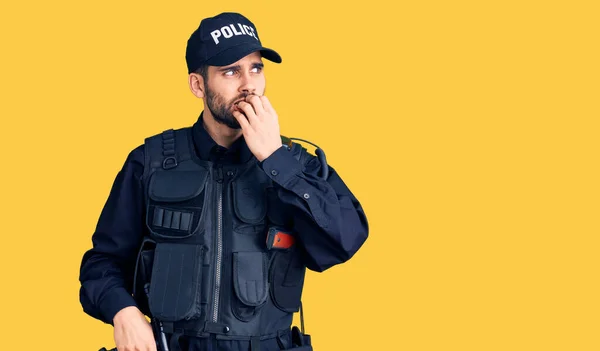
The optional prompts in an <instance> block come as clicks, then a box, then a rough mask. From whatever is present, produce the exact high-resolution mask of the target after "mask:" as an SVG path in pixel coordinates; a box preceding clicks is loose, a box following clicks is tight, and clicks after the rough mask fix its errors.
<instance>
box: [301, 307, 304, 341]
mask: <svg viewBox="0 0 600 351" xmlns="http://www.w3.org/2000/svg"><path fill="white" fill-rule="evenodd" d="M300 331H301V332H302V334H304V311H303V309H302V301H300Z"/></svg>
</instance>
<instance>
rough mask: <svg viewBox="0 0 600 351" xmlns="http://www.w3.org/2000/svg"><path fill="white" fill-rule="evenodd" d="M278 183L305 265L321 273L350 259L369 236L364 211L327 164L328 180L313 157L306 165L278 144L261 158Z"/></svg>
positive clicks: (268, 172) (278, 191) (279, 196)
mask: <svg viewBox="0 0 600 351" xmlns="http://www.w3.org/2000/svg"><path fill="white" fill-rule="evenodd" d="M260 165H261V167H262V169H263V171H264V172H265V173H266V174H267V175H268V176H269V177H270V178H271V179H272V180H273V181H274V182H275V183H276V184H277V185H278V187H277V188H278V189H277V196H278V198H279V200H280V201H281V202H283V204H284V206H290V207H291V208H292V213H293V215H292V216H293V227H294V231H295V232H296V233H297V235H298V238H299V239H300V241H301V244H302V246H303V248H304V250H305V251H306V266H307V267H308V268H309V269H311V270H313V271H317V272H322V271H324V270H326V269H328V268H330V267H332V266H334V265H336V264H339V263H343V262H345V261H347V260H349V259H350V258H351V257H352V256H354V254H355V253H356V252H357V251H358V249H359V248H360V247H361V246H362V245H363V244H364V242H365V240H366V239H367V237H368V231H369V229H368V222H367V218H366V215H365V212H364V210H363V208H362V206H361V204H360V202H359V201H358V200H357V199H356V197H355V196H354V195H353V194H352V192H351V191H350V189H348V187H347V186H346V184H344V182H343V181H342V179H341V178H340V176H339V175H338V174H337V172H336V171H335V170H334V169H333V168H332V167H331V166H329V176H328V178H327V180H324V179H322V178H320V177H319V176H318V175H319V174H320V173H319V172H320V170H321V164H320V162H319V161H318V159H317V158H316V157H314V156H311V158H310V160H309V161H308V162H307V163H306V165H305V167H304V169H303V167H302V165H301V164H300V162H299V161H298V160H296V159H295V158H294V157H293V155H292V153H291V152H289V151H288V150H287V149H286V148H280V149H278V150H277V151H275V152H274V153H273V154H271V155H270V156H269V157H268V158H266V159H265V160H263V161H262V162H261V164H260Z"/></svg>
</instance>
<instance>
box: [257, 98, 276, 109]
mask: <svg viewBox="0 0 600 351" xmlns="http://www.w3.org/2000/svg"><path fill="white" fill-rule="evenodd" d="M260 102H262V105H263V108H264V109H265V111H275V110H274V109H273V106H272V105H271V102H270V101H269V99H268V98H267V97H266V96H265V95H263V96H261V97H260Z"/></svg>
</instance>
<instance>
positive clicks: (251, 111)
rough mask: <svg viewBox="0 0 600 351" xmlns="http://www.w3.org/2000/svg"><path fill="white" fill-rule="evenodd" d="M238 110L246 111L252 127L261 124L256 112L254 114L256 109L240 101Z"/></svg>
mask: <svg viewBox="0 0 600 351" xmlns="http://www.w3.org/2000/svg"><path fill="white" fill-rule="evenodd" d="M238 108H239V109H240V110H242V111H244V114H245V115H246V117H248V122H249V123H250V125H252V126H254V125H256V124H257V123H258V122H260V121H259V120H258V117H257V116H256V112H254V108H253V107H252V105H250V104H249V103H247V102H245V101H240V102H238Z"/></svg>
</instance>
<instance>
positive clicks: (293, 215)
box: [80, 13, 368, 351]
mask: <svg viewBox="0 0 600 351" xmlns="http://www.w3.org/2000/svg"><path fill="white" fill-rule="evenodd" d="M262 58H265V59H267V60H270V61H273V62H276V63H280V62H281V57H280V56H279V54H278V53H277V52H275V51H273V50H271V49H267V48H265V47H263V46H262V44H261V42H260V39H259V36H258V32H257V30H256V28H255V26H254V25H253V24H252V22H250V21H249V20H248V19H247V18H245V17H243V16H242V15H240V14H237V13H222V14H220V15H217V16H215V17H212V18H206V19H204V20H203V21H202V22H201V23H200V26H199V28H198V29H197V30H196V31H195V32H194V33H193V34H192V35H191V37H190V38H189V40H188V45H187V50H186V61H187V65H188V73H189V79H188V82H189V87H190V90H191V91H192V93H193V94H194V95H195V96H197V97H198V98H201V99H203V103H204V110H203V112H202V113H201V114H200V116H199V118H198V120H197V122H196V123H195V124H194V125H193V126H192V127H189V128H182V129H180V130H176V131H173V130H168V131H165V132H163V133H161V134H158V135H155V136H153V137H150V138H148V139H146V141H145V143H144V144H143V145H141V146H139V147H137V148H136V149H134V150H133V151H132V152H131V153H130V154H129V156H128V158H127V160H126V162H125V164H124V166H123V168H122V170H121V171H120V172H119V174H118V175H117V177H116V180H115V182H114V185H113V188H112V190H111V193H110V195H109V197H108V200H107V202H106V205H105V207H104V209H103V211H102V213H101V215H100V219H99V221H98V225H97V228H96V231H95V233H94V234H93V237H92V241H93V248H92V249H90V250H89V251H87V252H86V253H85V255H84V257H83V260H82V263H81V272H80V281H81V290H80V300H81V304H82V306H83V309H84V311H85V312H86V313H88V314H89V315H91V316H92V317H94V318H97V319H100V320H102V321H104V322H105V323H109V324H112V325H114V338H115V342H116V345H117V348H118V350H119V351H123V350H156V344H155V336H156V337H157V338H158V339H159V341H161V340H163V339H162V338H160V336H159V335H154V334H158V333H159V332H160V328H159V327H157V329H156V330H155V331H154V334H153V329H152V328H151V325H150V324H149V323H148V322H147V320H146V319H145V317H144V314H145V315H148V316H151V317H152V318H153V321H155V322H160V326H161V327H162V330H163V331H164V336H165V338H164V341H166V343H165V344H168V346H167V347H169V348H170V349H171V351H174V350H178V349H183V350H252V351H256V350H262V351H270V350H284V349H292V348H293V347H297V346H298V345H297V344H300V343H301V341H302V338H298V333H297V329H296V330H295V331H294V330H293V329H291V324H292V316H293V313H294V312H297V311H299V310H300V304H301V303H300V297H301V293H302V286H303V282H304V274H305V269H306V268H308V269H311V270H313V271H317V272H322V271H324V270H326V269H328V268H330V267H332V266H333V265H336V264H339V263H342V262H345V261H347V260H348V259H350V258H351V257H352V256H353V255H354V254H355V253H356V251H357V250H358V249H359V248H360V247H361V246H362V244H363V243H364V241H365V240H366V238H367V236H368V224H367V220H366V217H365V214H364V212H363V209H362V207H361V205H360V203H359V201H358V200H357V199H356V198H355V197H354V196H353V195H352V193H351V192H350V190H349V189H348V188H347V187H346V185H345V184H344V183H343V181H342V180H341V179H340V177H339V176H338V174H337V173H336V171H335V170H334V169H333V168H331V167H330V166H328V165H327V164H326V162H325V163H323V161H324V157H323V158H320V157H315V156H313V155H310V154H308V153H307V152H306V150H305V149H303V148H302V147H299V145H298V144H295V143H289V144H288V143H287V142H286V143H285V144H284V143H283V142H282V140H285V139H282V137H281V136H280V134H279V123H278V116H277V113H276V111H275V108H274V107H273V106H272V105H271V103H270V102H269V99H268V98H267V97H266V96H264V92H265V76H264V74H263V61H262ZM156 325H158V324H156ZM294 333H295V334H294ZM292 339H294V340H296V343H294V342H293V341H292ZM298 349H302V348H298ZM306 349H310V347H309V346H308V347H307V348H306Z"/></svg>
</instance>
